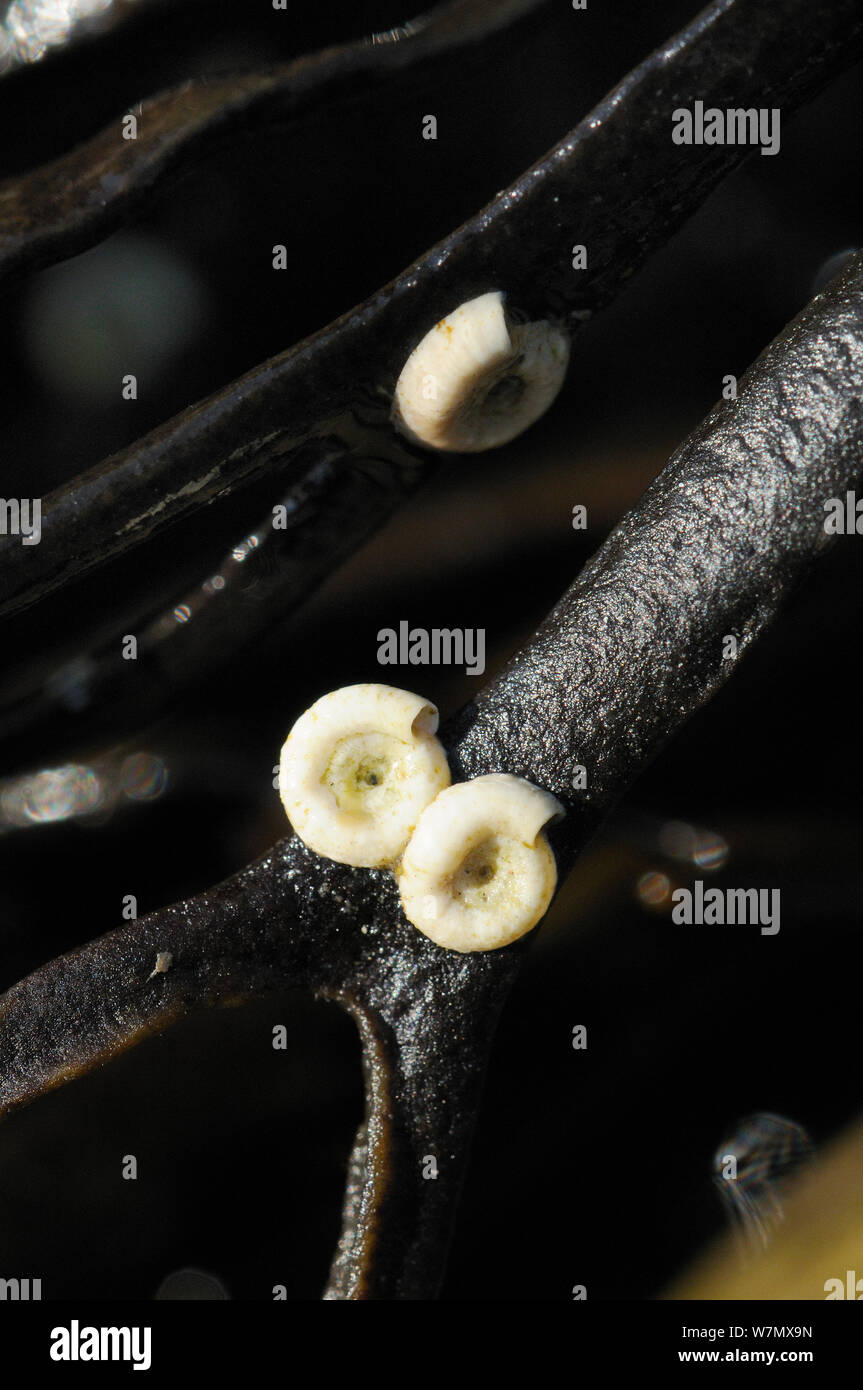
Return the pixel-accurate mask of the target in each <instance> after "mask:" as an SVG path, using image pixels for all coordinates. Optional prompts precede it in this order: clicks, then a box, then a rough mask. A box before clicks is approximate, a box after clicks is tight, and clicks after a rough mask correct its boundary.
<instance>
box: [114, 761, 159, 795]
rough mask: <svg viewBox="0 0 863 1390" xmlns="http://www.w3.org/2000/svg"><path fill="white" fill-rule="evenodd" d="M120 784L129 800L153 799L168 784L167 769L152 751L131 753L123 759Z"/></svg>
mask: <svg viewBox="0 0 863 1390" xmlns="http://www.w3.org/2000/svg"><path fill="white" fill-rule="evenodd" d="M120 785H121V787H122V788H123V792H124V794H125V795H126V796H127V797H128V798H129V800H130V801H155V800H156V798H157V797H158V796H161V795H162V793H163V792H164V791H165V789H166V787H167V785H168V769H167V768H166V767H165V764H164V763H163V762H162V759H161V758H157V757H156V756H155V754H154V753H133V754H132V755H131V757H128V758H124V760H123V766H122V767H121V769H120Z"/></svg>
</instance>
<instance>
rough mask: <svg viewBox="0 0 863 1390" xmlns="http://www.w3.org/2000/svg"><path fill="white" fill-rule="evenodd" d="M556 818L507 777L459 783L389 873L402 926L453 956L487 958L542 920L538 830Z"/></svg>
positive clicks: (545, 848)
mask: <svg viewBox="0 0 863 1390" xmlns="http://www.w3.org/2000/svg"><path fill="white" fill-rule="evenodd" d="M563 814H564V809H563V807H562V806H561V804H560V802H559V801H557V800H556V798H555V797H553V796H552V795H551V794H550V793H549V792H546V791H542V790H541V789H540V788H539V787H535V786H533V784H532V783H530V782H526V781H524V780H523V779H522V778H520V777H513V776H510V775H509V774H508V773H492V774H491V775H489V776H487V777H475V778H474V779H473V780H472V781H470V782H459V783H457V784H456V785H455V786H452V787H449V788H447V789H446V790H445V791H442V792H441V793H440V794H439V795H438V796H437V797H435V799H434V801H432V802H431V804H430V805H429V806H427V807H426V809H425V810H424V811H423V813H422V815H421V816H420V819H419V823H418V825H417V827H416V830H415V831H414V834H413V836H412V837H411V840H410V842H409V844H408V846H407V849H406V850H405V852H404V856H403V858H402V861H401V864H400V865H399V866H398V868H397V870H396V874H397V877H398V884H399V891H400V893H401V899H402V906H403V908H404V911H405V915H406V916H407V918H408V920H409V921H410V922H412V923H413V925H414V926H415V927H417V928H418V929H419V931H421V932H423V934H424V935H425V936H428V937H430V938H431V940H432V941H435V942H437V944H438V945H439V946H447V947H449V949H450V950H453V951H462V952H467V951H493V950H496V949H497V948H498V947H500V946H508V945H509V944H510V942H512V941H515V940H517V938H518V937H520V936H524V935H525V933H526V932H529V931H530V930H531V928H532V927H535V926H536V924H537V922H539V920H540V918H541V917H542V916H543V915H544V914H545V912H546V910H547V908H548V906H549V903H550V902H551V899H552V897H553V895H554V890H555V887H556V885H557V866H556V864H555V861H554V855H553V853H552V851H551V848H550V846H549V844H548V841H547V839H546V838H545V835H544V834H542V830H543V827H544V826H545V825H547V824H548V823H549V822H550V821H553V820H559V819H560V818H561V816H563Z"/></svg>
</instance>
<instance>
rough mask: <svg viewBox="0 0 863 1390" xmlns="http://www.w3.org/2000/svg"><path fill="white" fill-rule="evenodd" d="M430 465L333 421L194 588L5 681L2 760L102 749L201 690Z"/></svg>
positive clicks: (128, 615) (130, 613) (115, 612)
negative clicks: (72, 747)
mask: <svg viewBox="0 0 863 1390" xmlns="http://www.w3.org/2000/svg"><path fill="white" fill-rule="evenodd" d="M375 450H378V453H377V456H376V455H375ZM438 467H439V458H438V456H436V455H432V454H427V453H426V454H421V453H419V452H418V451H411V450H409V449H407V448H405V447H402V446H401V445H400V442H399V440H398V439H397V438H396V437H395V436H392V437H391V438H387V436H386V435H384V434H382V433H380V432H377V433H373V432H371V431H369V430H367V429H365V430H364V429H363V428H361V427H360V426H359V425H358V423H357V422H356V421H354V420H342V421H335V422H334V424H333V431H332V433H331V434H329V435H327V436H323V437H321V438H320V439H317V440H314V441H313V442H312V443H311V444H310V445H309V446H308V447H307V448H306V449H304V450H302V451H300V452H299V453H298V455H297V458H296V460H295V467H294V469H292V470H291V477H290V480H289V482H288V483H282V485H281V488H280V490H279V491H278V492H277V493H276V496H277V497H278V501H277V503H276V504H275V505H274V507H273V509H271V510H270V511H269V512H268V513H266V514H265V515H263V516H260V519H259V524H258V525H256V526H255V527H253V528H252V529H251V530H248V531H245V532H243V533H242V534H237V536H236V540H235V543H234V544H233V545H232V546H231V548H230V549H229V550H228V551H226V552H225V553H223V554H222V555H221V556H219V557H217V558H216V559H215V560H214V561H213V562H212V563H211V564H210V566H209V567H208V569H207V571H206V573H205V575H203V576H202V577H201V579H200V580H199V581H198V582H197V583H196V584H194V585H193V586H192V587H190V588H187V589H186V590H184V591H180V592H179V593H177V592H176V591H175V592H174V593H173V594H172V595H171V597H170V599H169V600H168V601H167V602H165V604H164V606H163V607H162V609H161V611H160V612H157V613H156V615H155V616H151V612H150V611H146V612H144V613H143V614H142V612H141V606H142V605H141V599H140V598H138V599H137V602H135V601H131V602H130V603H129V605H128V606H126V605H123V604H118V605H116V607H115V608H114V609H112V625H113V631H112V633H111V634H110V636H108V637H102V638H101V639H100V641H99V642H98V645H94V646H93V647H92V648H90V649H89V650H88V649H86V648H85V649H83V650H81V651H79V652H78V653H77V654H76V656H75V658H74V660H72V661H71V662H67V663H65V664H61V665H58V663H57V662H56V659H55V660H54V662H53V663H50V656H51V653H50V652H49V651H46V652H41V653H39V657H38V663H37V664H35V665H34V667H33V669H32V670H31V671H29V672H28V673H27V674H26V675H18V673H16V686H15V689H14V690H13V691H11V692H10V691H8V685H7V690H6V691H5V692H4V693H3V695H2V696H0V745H5V747H4V755H5V756H6V757H7V759H8V757H9V756H11V757H14V758H15V759H16V762H17V763H20V761H21V758H22V757H23V758H25V759H26V758H27V756H28V754H29V755H30V756H31V757H33V756H41V757H45V756H47V755H48V748H49V747H54V746H56V747H58V748H60V749H66V748H68V746H69V744H70V742H73V741H75V740H78V741H80V740H81V739H86V738H88V737H91V738H93V739H101V740H103V741H104V739H105V737H106V734H107V732H108V729H107V725H110V730H111V735H112V737H118V736H121V735H122V734H123V732H124V731H125V732H132V731H133V730H134V729H136V728H140V726H141V723H142V721H144V720H152V719H154V718H157V717H158V716H160V715H161V714H162V713H163V712H164V710H166V709H168V708H170V707H171V706H172V704H173V703H174V701H175V700H176V696H177V692H178V691H179V690H185V691H188V690H190V689H193V688H196V687H200V686H202V685H203V684H205V683H206V681H207V680H208V679H210V677H211V675H212V671H213V667H214V666H215V665H217V664H220V663H223V662H225V661H226V660H227V659H228V658H229V657H230V655H231V654H233V652H235V651H236V650H237V649H238V648H240V647H247V646H248V645H249V644H250V643H251V642H252V641H253V640H254V639H255V638H256V637H258V636H260V635H261V634H263V633H265V632H266V631H267V630H268V629H269V628H271V627H272V626H273V625H274V624H275V623H277V622H283V621H284V620H285V619H286V617H287V616H288V615H289V614H290V613H291V612H292V611H293V610H294V609H295V608H296V607H297V606H298V605H299V604H300V603H302V601H303V599H304V598H306V597H307V596H308V594H309V593H310V592H311V591H312V590H313V589H314V588H315V587H316V586H317V585H318V584H320V583H321V582H322V581H323V580H324V579H326V577H327V575H328V574H330V573H331V572H332V570H333V569H334V568H335V567H336V566H337V565H338V564H340V563H341V562H342V561H343V560H344V559H346V558H347V557H348V556H349V555H350V554H351V553H352V552H353V551H354V550H355V549H356V548H357V546H359V545H360V544H361V543H362V542H363V540H365V539H366V537H368V536H369V535H371V534H372V533H373V532H374V531H375V530H376V529H377V527H378V526H379V525H380V524H381V522H382V521H383V520H385V519H386V517H387V516H388V515H389V514H390V512H391V511H392V510H393V508H394V507H395V506H396V505H397V503H398V501H399V500H400V499H401V498H403V497H405V496H407V495H409V494H410V493H411V492H412V491H413V490H414V489H415V488H416V486H417V485H418V483H419V482H420V481H421V480H422V479H424V478H426V477H430V476H432V475H433V474H434V473H435V471H436V470H437V468H438ZM274 517H275V520H276V521H277V524H275V525H274ZM153 587H154V586H148V593H147V596H146V600H147V602H148V604H149V605H152V601H153V592H152V589H153ZM168 592H169V594H170V593H171V591H170V589H169V590H168ZM126 633H134V634H137V643H138V646H137V660H136V662H135V663H134V665H131V664H130V663H129V662H126V661H124V660H123V659H122V649H123V641H122V639H123V636H124V635H125V634H126ZM49 663H50V664H49ZM25 736H26V737H27V738H28V739H29V740H30V743H26V742H22V739H24V737H25ZM31 743H32V748H31ZM7 749H8V753H7V751H6V750H7ZM37 749H38V751H37Z"/></svg>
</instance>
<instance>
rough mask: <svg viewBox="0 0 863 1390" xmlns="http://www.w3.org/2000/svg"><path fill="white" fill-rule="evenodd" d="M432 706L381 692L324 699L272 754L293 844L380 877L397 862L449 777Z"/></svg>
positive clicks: (361, 688)
mask: <svg viewBox="0 0 863 1390" xmlns="http://www.w3.org/2000/svg"><path fill="white" fill-rule="evenodd" d="M437 727H438V712H437V709H436V708H435V706H434V705H433V704H431V703H430V702H429V701H428V700H424V699H423V698H422V697H421V696H420V695H413V694H411V693H410V692H409V691H407V690H396V689H394V688H393V687H392V686H389V685H348V686H344V687H343V688H342V689H340V690H333V691H331V692H330V694H328V695H324V696H323V697H322V698H321V699H320V700H317V701H316V702H315V704H313V705H312V706H311V708H310V709H307V710H306V712H305V713H304V714H302V715H300V718H299V719H298V720H297V722H296V724H294V726H293V728H292V729H291V732H290V734H289V735H288V737H287V739H286V741H285V744H284V747H283V748H282V755H281V762H280V766H279V794H280V796H281V798H282V804H283V806H284V808H285V811H286V812H287V815H288V819H289V820H290V822H291V825H292V826H293V827H294V830H295V831H296V832H297V834H298V835H299V837H300V839H301V840H303V841H304V843H305V844H307V845H308V846H309V848H310V849H313V850H315V851H316V852H317V853H318V854H322V855H324V856H325V857H326V858H327V859H334V860H336V861H337V862H338V863H340V864H352V865H354V867H356V868H380V867H383V866H385V865H392V864H394V863H395V862H396V861H397V860H398V859H399V858H400V856H401V854H402V851H403V850H404V848H405V845H406V844H407V842H408V840H409V839H410V837H411V835H412V834H413V831H414V827H415V826H416V824H417V821H418V820H419V817H420V814H421V812H422V811H423V810H424V809H425V807H426V806H428V804H429V802H431V801H432V800H433V799H434V797H435V796H436V795H437V794H438V792H440V791H441V790H442V789H443V788H444V787H447V786H449V781H450V774H449V766H448V764H447V758H446V753H445V751H444V749H443V746H442V745H441V744H440V743H439V741H438V740H437V738H435V732H436V730H437Z"/></svg>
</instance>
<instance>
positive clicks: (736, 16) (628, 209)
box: [0, 0, 863, 616]
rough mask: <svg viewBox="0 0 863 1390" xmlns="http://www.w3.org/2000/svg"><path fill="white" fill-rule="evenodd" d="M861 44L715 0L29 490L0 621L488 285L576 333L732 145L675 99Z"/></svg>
mask: <svg viewBox="0 0 863 1390" xmlns="http://www.w3.org/2000/svg"><path fill="white" fill-rule="evenodd" d="M861 48H863V8H861V7H860V5H859V4H858V3H857V0H832V2H831V3H830V4H829V5H828V6H826V7H824V8H822V9H819V12H818V18H817V23H815V22H814V21H813V13H812V7H811V3H810V0H773V3H771V4H770V5H765V4H764V3H763V0H717V3H714V4H713V5H711V6H709V7H708V8H707V9H706V10H704V11H703V12H702V14H701V15H699V16H698V18H697V19H695V20H694V21H693V22H692V24H690V25H689V26H688V27H687V28H686V29H684V30H682V31H681V33H680V34H678V35H677V36H676V37H675V38H674V39H672V40H670V41H669V43H668V44H667V45H666V46H665V47H664V48H662V49H659V50H657V52H656V53H654V54H652V55H651V57H649V58H648V59H647V60H646V61H645V62H644V63H642V64H641V65H640V66H639V67H638V68H636V69H635V70H634V71H633V72H632V73H631V74H630V75H629V76H628V77H627V78H625V79H624V81H623V82H622V83H621V85H620V86H619V87H618V88H617V90H616V91H615V92H614V93H612V94H611V96H609V97H608V98H607V99H606V100H605V101H604V102H603V103H602V104H601V105H600V106H599V107H597V108H596V110H595V111H594V112H593V113H591V115H590V116H588V117H587V118H585V120H584V121H582V123H581V124H580V125H579V126H578V127H577V128H576V129H575V130H574V131H573V132H572V133H571V134H569V135H568V136H567V137H566V139H565V140H564V141H562V142H561V144H560V145H558V146H557V147H556V148H555V149H553V150H552V151H550V152H549V153H548V154H547V155H546V156H545V157H544V158H543V159H541V160H540V161H539V163H537V164H535V165H534V166H533V168H531V169H530V170H528V171H527V172H526V173H525V174H524V175H523V176H522V177H521V178H520V179H519V180H518V181H517V182H516V183H515V184H514V185H513V186H512V187H511V188H509V189H507V190H506V191H505V192H503V193H501V194H499V195H498V196H497V198H495V200H494V202H493V203H491V204H490V205H489V206H488V207H487V208H485V209H484V210H483V211H482V212H480V213H478V214H477V216H475V217H474V218H472V219H471V221H469V222H467V223H465V224H464V225H463V226H462V227H460V228H458V230H457V231H455V232H454V233H452V235H451V236H450V237H448V238H447V239H446V240H445V241H443V242H441V243H439V244H438V245H437V246H436V247H434V248H433V249H432V250H431V251H430V252H428V253H427V254H426V255H425V256H424V257H423V258H421V260H419V261H417V262H416V263H415V264H414V265H413V266H411V267H410V268H409V269H408V270H406V271H405V272H404V273H403V274H402V275H401V276H399V277H398V279H396V280H394V281H393V282H392V283H391V284H390V285H388V286H386V287H385V288H384V289H382V290H380V291H379V292H378V293H377V294H375V295H374V296H373V297H372V298H371V299H369V300H367V301H366V302H365V303H364V304H362V305H361V306H359V307H358V308H356V309H354V310H352V311H351V312H350V313H348V314H345V315H344V316H343V317H342V318H341V319H339V320H337V321H336V322H335V323H333V324H331V325H330V326H329V327H328V328H325V329H323V330H322V331H321V332H319V333H317V334H315V335H314V336H313V337H311V338H309V339H307V340H306V341H305V342H303V343H301V344H299V345H298V346H297V347H294V348H292V349H291V350H290V351H288V352H286V353H284V354H282V355H281V356H279V357H276V358H273V359H271V360H270V361H269V362H266V363H264V364H263V365H262V366H260V367H257V368H255V369H254V370H253V371H252V372H250V373H248V374H247V375H246V376H244V377H242V378H241V379H240V380H239V381H236V382H234V383H233V384H232V385H230V386H229V387H227V388H225V390H223V391H221V392H219V393H218V394H216V395H215V396H212V397H210V398H209V399H208V400H207V401H205V402H203V403H200V404H198V405H195V406H193V407H191V408H190V409H189V410H187V411H185V412H184V413H183V414H181V415H179V416H177V417H176V418H175V419H173V420H171V421H169V422H168V423H166V424H164V425H162V426H160V427H159V428H158V429H156V430H155V431H153V432H152V433H151V434H149V435H147V436H146V437H145V438H144V439H142V440H140V441H138V443H136V444H135V445H133V446H132V447H131V448H129V449H127V450H125V451H123V452H122V453H119V454H116V455H114V456H113V457H112V458H110V459H108V460H106V461H105V462H103V463H102V464H100V465H98V466H97V467H95V468H93V469H90V470H89V471H87V472H85V473H83V474H82V475H80V476H79V477H78V478H76V479H75V480H74V481H73V482H71V483H70V484H69V485H67V486H65V487H63V488H60V489H58V490H57V491H56V492H54V493H53V494H52V495H51V496H50V497H48V498H46V499H45V501H44V503H43V529H42V543H41V544H40V545H39V546H38V547H36V548H35V549H34V551H33V552H31V553H30V554H29V555H28V556H27V557H26V565H25V564H23V563H22V558H21V547H20V545H18V544H17V543H16V542H15V539H14V538H12V537H5V538H0V594H2V600H0V616H6V615H9V614H12V613H14V612H16V611H17V610H19V609H21V608H24V607H27V606H28V605H30V604H32V603H34V602H37V601H38V600H39V599H41V598H43V597H45V596H46V595H47V594H50V593H51V592H52V591H54V590H56V589H57V588H58V587H60V586H61V585H63V584H65V583H67V582H68V581H69V580H71V579H73V578H75V577H76V576H78V575H82V574H84V573H86V572H88V571H90V570H93V569H96V568H98V567H99V566H101V565H104V564H105V563H106V562H107V561H109V560H111V559H112V558H114V557H117V556H120V555H123V554H125V553H127V552H128V551H129V550H131V549H133V548H134V547H136V546H138V545H140V544H141V543H142V542H143V541H145V540H146V539H147V538H148V537H149V536H152V535H155V534H157V533H159V532H161V531H163V530H164V529H165V528H166V527H168V526H171V525H173V524H175V523H176V522H177V521H179V520H181V519H182V518H183V517H185V516H188V515H190V514H192V513H193V512H195V511H197V510H198V509H199V508H200V507H202V506H204V505H205V504H206V503H208V502H209V501H211V500H212V499H213V498H215V497H225V496H229V495H230V494H232V493H233V492H235V491H236V490H237V489H239V488H242V487H244V486H247V485H250V484H251V483H253V482H255V481H256V480H259V479H261V478H263V477H266V476H272V474H273V472H274V471H275V470H280V469H283V468H285V467H286V466H287V465H288V464H289V463H290V461H291V459H292V458H293V457H294V456H295V455H296V453H297V451H298V450H299V449H300V448H302V447H303V446H305V445H307V444H308V442H309V441H310V440H312V439H314V438H317V437H319V436H320V435H322V434H327V433H330V432H331V431H332V429H333V421H334V419H338V418H344V417H345V415H346V414H348V413H349V412H351V411H352V410H354V409H355V408H361V405H362V402H364V401H366V400H368V399H370V398H374V397H376V396H380V395H381V393H382V392H383V393H385V394H387V395H388V394H389V393H390V392H391V391H392V388H393V386H394V383H395V380H396V378H397V376H398V373H399V371H400V370H401V367H402V366H403V364H404V362H405V360H406V358H407V356H408V354H409V352H410V351H411V350H412V348H413V347H414V346H415V345H416V343H417V342H418V341H419V339H420V338H421V337H422V336H423V334H424V333H425V332H426V331H427V330H428V329H429V328H430V327H431V326H432V325H433V324H434V323H435V322H436V321H437V320H438V319H440V318H441V317H442V316H443V315H444V314H446V313H448V312H450V311H451V310H452V309H453V308H454V307H455V306H457V305H458V304H460V303H463V302H464V301H465V300H467V299H470V298H472V297H473V296H475V295H477V294H479V293H481V292H483V291H486V290H489V289H503V290H504V291H505V292H506V293H507V295H508V296H509V299H510V302H511V304H512V306H513V307H514V308H516V309H519V310H522V311H523V312H525V313H527V314H529V315H530V317H533V318H540V317H544V316H549V315H551V316H552V317H559V318H561V319H564V320H566V321H568V322H569V323H570V324H571V325H572V326H573V327H578V326H579V325H580V324H582V323H583V322H584V321H585V320H587V319H589V318H590V317H591V316H592V315H593V314H594V313H596V312H597V310H599V309H600V308H601V307H603V305H605V304H607V303H608V302H609V301H610V300H611V299H612V298H613V297H614V295H615V294H616V293H617V291H618V290H619V289H620V288H621V286H622V285H623V284H624V283H625V282H626V280H627V279H628V277H629V276H630V275H631V274H632V273H633V272H634V271H635V270H637V269H638V268H639V267H640V266H641V265H642V264H643V262H644V261H645V259H646V258H647V257H648V255H649V254H650V253H651V252H652V251H653V250H655V249H656V248H657V247H658V246H660V245H662V244H663V242H664V241H665V240H667V238H668V237H669V236H670V235H671V233H672V232H674V231H675V230H676V229H677V228H678V227H679V226H680V225H681V224H682V223H683V222H684V221H685V219H686V218H687V216H688V215H689V214H690V213H691V212H692V211H693V210H694V209H695V208H696V207H697V206H698V205H699V204H700V203H701V202H702V201H703V199H704V198H705V197H706V196H707V194H708V193H709V192H710V191H711V189H713V188H714V187H715V186H716V184H717V183H718V182H719V180H720V179H721V178H722V177H723V176H724V175H725V174H726V173H728V172H729V171H730V170H731V169H733V168H734V167H735V166H736V165H737V164H738V163H739V162H740V161H741V159H742V158H743V157H744V155H745V154H746V153H747V149H746V147H744V146H737V145H726V146H714V145H698V146H693V147H691V148H682V147H681V146H679V145H676V144H674V142H673V141H672V139H671V114H672V111H673V110H674V109H675V108H676V107H678V106H680V105H686V104H691V103H692V102H693V101H694V100H703V101H704V102H705V104H706V105H709V104H711V103H716V104H719V105H720V106H723V107H725V106H729V105H733V106H739V107H747V106H755V107H761V106H763V105H764V104H765V103H767V104H772V105H776V106H779V107H781V109H782V111H783V114H784V115H785V116H786V117H787V116H788V115H790V114H791V113H792V112H793V111H794V110H795V109H796V108H797V107H798V106H799V105H801V103H803V102H804V101H806V100H808V99H809V98H810V97H811V96H813V95H814V94H815V93H816V92H818V91H820V90H821V89H822V88H823V87H824V85H825V84H826V83H827V82H828V81H829V79H830V78H831V77H833V76H835V75H836V74H837V73H838V72H840V71H841V70H842V69H843V68H845V67H846V66H848V65H849V64H850V63H851V62H853V61H854V59H855V58H856V57H858V56H859V54H860V52H861ZM194 99H195V98H194V96H193V95H192V94H190V96H189V100H190V101H193V100H194ZM79 158H80V160H81V162H82V167H81V169H80V170H79V171H78V175H77V177H84V176H85V173H86V168H87V157H86V153H85V152H84V153H82V152H79ZM7 191H8V190H7ZM71 195H74V196H77V193H76V187H75V185H74V184H73V186H72V190H71ZM71 195H70V196H71ZM576 238H577V239H578V240H579V241H580V242H583V243H584V244H586V245H588V246H590V247H591V248H592V250H591V259H590V261H589V265H588V267H587V268H586V269H585V270H583V271H579V272H577V273H576V272H574V271H573V269H572V264H571V247H572V244H573V241H574V240H576ZM77 246H78V243H77V242H75V243H74V246H73V244H72V242H70V243H69V248H70V249H75V248H76V247H77ZM378 424H379V429H380V431H381V435H382V445H381V447H382V448H384V447H385V445H384V444H383V439H384V438H385V437H386V438H390V437H391V434H392V426H391V425H390V423H389V420H388V418H386V415H385V413H382V418H381V419H380V420H379V422H378ZM397 500H398V497H397V496H396V495H394V496H393V497H392V498H391V504H390V506H389V508H387V509H385V510H387V511H391V510H392V509H393V507H394V506H395V504H396V502H397ZM383 519H384V516H383V513H382V514H381V517H380V520H383ZM362 534H365V531H363V532H362Z"/></svg>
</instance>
